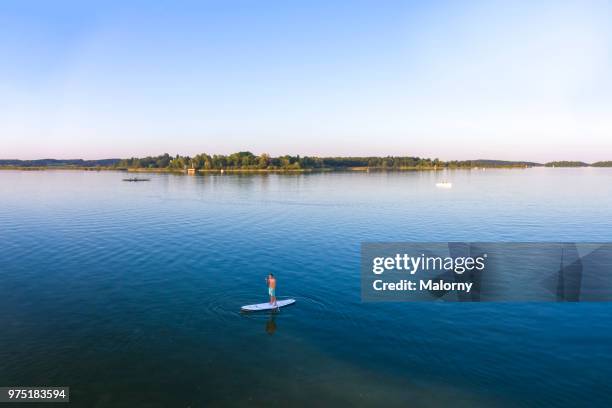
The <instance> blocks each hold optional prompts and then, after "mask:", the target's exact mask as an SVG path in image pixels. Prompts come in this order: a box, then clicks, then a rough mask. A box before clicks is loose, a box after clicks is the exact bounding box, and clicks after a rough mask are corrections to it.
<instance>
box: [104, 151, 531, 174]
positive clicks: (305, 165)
mask: <svg viewBox="0 0 612 408" xmlns="http://www.w3.org/2000/svg"><path fill="white" fill-rule="evenodd" d="M538 165H540V164H538V163H533V162H510V161H499V160H466V161H450V162H444V161H441V160H439V159H429V158H421V157H410V156H386V157H375V156H371V157H313V156H290V155H285V156H279V157H272V156H270V155H268V154H266V153H262V154H260V155H255V154H253V153H251V152H237V153H233V154H230V155H227V156H226V155H218V154H215V155H212V156H211V155H208V154H206V153H201V154H198V155H196V156H193V157H190V156H180V155H176V156H174V157H172V156H170V155H168V154H167V153H166V154H163V155H161V156H155V157H144V158H136V157H132V158H130V159H124V160H121V161H119V162H118V163H116V164H115V167H117V168H126V169H130V168H153V169H164V168H167V169H177V170H182V169H196V170H222V169H239V170H257V169H259V170H301V169H349V168H375V169H419V168H421V169H435V168H472V167H531V166H538Z"/></svg>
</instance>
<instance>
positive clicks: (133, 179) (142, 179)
mask: <svg viewBox="0 0 612 408" xmlns="http://www.w3.org/2000/svg"><path fill="white" fill-rule="evenodd" d="M123 181H151V179H147V178H138V177H133V178H126V179H123Z"/></svg>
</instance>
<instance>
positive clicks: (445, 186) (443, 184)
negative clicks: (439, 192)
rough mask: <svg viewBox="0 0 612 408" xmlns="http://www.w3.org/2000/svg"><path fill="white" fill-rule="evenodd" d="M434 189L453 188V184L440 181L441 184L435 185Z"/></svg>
mask: <svg viewBox="0 0 612 408" xmlns="http://www.w3.org/2000/svg"><path fill="white" fill-rule="evenodd" d="M436 187H438V188H453V183H451V182H450V181H442V182H439V183H436Z"/></svg>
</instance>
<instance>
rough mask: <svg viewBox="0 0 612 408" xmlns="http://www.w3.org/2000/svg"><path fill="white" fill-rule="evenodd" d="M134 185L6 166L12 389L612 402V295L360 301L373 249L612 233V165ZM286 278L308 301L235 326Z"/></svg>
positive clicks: (91, 399) (3, 237)
mask: <svg viewBox="0 0 612 408" xmlns="http://www.w3.org/2000/svg"><path fill="white" fill-rule="evenodd" d="M124 177H125V173H120V172H82V171H42V172H38V171H1V172H0V310H1V311H2V314H1V315H0V327H2V330H0V385H58V386H61V385H68V386H70V387H71V401H72V402H71V405H72V406H84V407H91V406H96V407H105V406H120V407H139V406H147V407H162V406H168V407H187V406H191V407H198V406H215V405H217V406H232V405H234V406H239V405H245V404H251V405H268V406H280V405H283V406H285V405H288V404H289V405H290V406H313V405H319V406H321V405H332V404H334V405H338V404H343V405H350V406H377V405H381V404H386V405H389V406H428V407H436V406H451V405H452V406H470V407H472V406H482V407H494V406H517V405H520V406H527V407H536V406H538V407H539V406H546V407H564V406H567V407H575V406H589V407H593V406H606V405H609V403H610V401H612V385H611V384H612V329H611V328H610V322H611V321H612V305H610V304H587V303H582V304H553V303H540V304H537V303H516V304H496V303H482V304H457V303H452V304H443V303H362V302H361V299H360V279H359V276H360V275H359V245H360V243H361V242H363V241H415V242H419V241H425V242H427V241H441V242H447V241H479V242H486V241H489V242H495V241H519V242H524V241H571V242H581V241H586V242H607V241H612V236H611V231H612V194H611V193H612V191H611V190H610V187H609V186H610V185H612V170H610V169H594V168H587V169H526V170H487V171H473V170H472V171H452V172H445V173H443V172H399V173H392V172H380V173H378V172H371V173H357V172H355V173H351V172H347V173H318V174H298V175H282V174H269V175H265V174H264V175H229V174H225V175H206V176H195V177H193V176H183V175H172V174H152V175H150V176H147V177H150V178H151V181H150V182H142V183H126V182H122V181H121V180H122V178H124ZM442 179H449V180H450V181H452V182H453V188H452V189H437V188H435V182H436V181H440V180H442ZM269 272H272V273H274V274H275V275H277V277H278V294H279V296H280V297H292V298H295V299H297V304H296V305H295V306H292V307H288V308H285V309H282V311H281V312H280V313H278V314H269V313H268V314H265V313H264V314H254V315H243V314H240V312H239V309H240V306H241V305H244V304H248V303H258V302H261V301H264V300H265V299H266V287H265V281H264V278H265V276H266V275H267V274H268V273H269Z"/></svg>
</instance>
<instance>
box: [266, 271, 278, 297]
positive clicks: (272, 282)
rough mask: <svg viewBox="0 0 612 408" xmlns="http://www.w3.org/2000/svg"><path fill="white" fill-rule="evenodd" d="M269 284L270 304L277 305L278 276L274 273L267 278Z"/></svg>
mask: <svg viewBox="0 0 612 408" xmlns="http://www.w3.org/2000/svg"><path fill="white" fill-rule="evenodd" d="M266 283H267V284H268V295H270V304H271V305H276V278H275V277H274V275H273V274H269V275H268V277H267V278H266Z"/></svg>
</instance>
